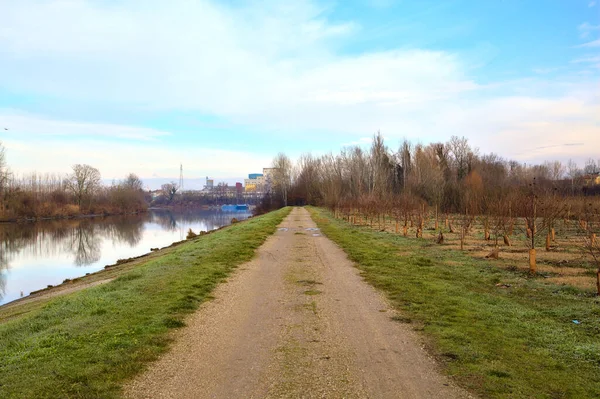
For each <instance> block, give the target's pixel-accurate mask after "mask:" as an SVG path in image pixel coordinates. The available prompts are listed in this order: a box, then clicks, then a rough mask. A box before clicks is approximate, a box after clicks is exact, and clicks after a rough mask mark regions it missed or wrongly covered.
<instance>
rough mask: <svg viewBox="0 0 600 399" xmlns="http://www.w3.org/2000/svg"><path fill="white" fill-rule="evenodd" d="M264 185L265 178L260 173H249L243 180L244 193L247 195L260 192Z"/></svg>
mask: <svg viewBox="0 0 600 399" xmlns="http://www.w3.org/2000/svg"><path fill="white" fill-rule="evenodd" d="M264 185H265V177H264V176H263V175H262V174H260V173H250V174H249V175H248V178H247V179H244V186H245V191H246V192H247V193H256V192H262V191H263V188H264Z"/></svg>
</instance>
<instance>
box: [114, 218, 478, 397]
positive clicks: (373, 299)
mask: <svg viewBox="0 0 600 399" xmlns="http://www.w3.org/2000/svg"><path fill="white" fill-rule="evenodd" d="M315 228H316V226H315V223H314V222H313V221H312V220H311V218H310V215H309V214H308V212H307V211H306V210H305V209H302V208H295V209H294V210H293V211H292V213H291V214H290V215H289V216H288V217H287V218H286V219H285V220H284V222H283V223H282V224H281V225H280V229H279V230H278V231H277V233H276V234H274V235H273V236H272V237H270V238H269V239H268V240H267V242H266V243H265V244H264V245H263V246H262V247H261V248H260V249H259V250H258V253H257V256H256V257H255V259H254V260H253V261H251V262H249V263H247V264H245V265H243V266H241V267H240V268H239V269H238V270H237V271H236V273H235V274H234V275H232V276H231V278H230V279H229V281H227V282H226V283H224V284H222V285H221V286H219V287H218V288H217V290H216V291H215V294H214V295H215V298H216V299H214V300H212V301H210V302H207V303H205V304H204V305H203V306H202V307H201V308H200V310H199V311H198V312H196V313H195V314H194V315H193V316H191V317H190V319H189V320H188V321H187V327H186V328H184V329H182V330H181V331H180V332H178V334H177V339H176V342H175V344H174V345H173V347H172V349H171V351H169V352H168V353H167V354H166V355H165V356H163V357H162V358H161V359H160V360H159V361H157V362H156V363H154V364H153V365H152V366H151V367H150V369H149V370H148V371H147V372H146V373H145V374H143V375H141V376H140V377H139V378H138V379H137V380H135V381H133V382H132V383H131V384H130V385H129V386H127V387H126V390H125V394H126V396H127V397H131V398H467V397H469V395H468V394H466V393H465V392H463V391H461V390H460V389H458V388H456V387H454V386H453V385H452V384H451V382H450V381H448V380H447V379H446V378H445V377H443V376H441V375H440V374H439V373H438V372H437V371H436V365H435V363H434V361H433V360H432V359H431V358H430V357H428V356H427V354H426V353H425V351H424V350H423V349H422V347H421V345H420V344H419V340H418V337H417V336H416V335H415V333H414V332H413V331H412V330H411V329H410V328H409V327H407V326H406V325H403V324H400V323H398V322H394V321H392V320H391V317H392V316H393V315H394V313H393V311H392V309H391V307H390V306H389V305H388V303H387V302H386V301H385V300H384V299H383V297H382V296H381V295H380V294H378V293H377V292H376V291H375V290H374V289H373V288H372V287H371V286H369V285H368V284H367V283H365V282H364V281H363V280H362V279H361V277H360V276H359V274H358V271H357V270H356V269H355V268H354V267H353V265H352V263H351V262H350V261H349V260H348V259H347V257H346V255H345V253H344V252H343V251H342V250H341V249H340V248H338V247H337V246H336V245H335V244H334V243H333V242H332V241H330V240H329V239H327V238H326V237H323V236H321V234H320V232H319V231H316V230H311V229H315ZM307 229H308V230H307Z"/></svg>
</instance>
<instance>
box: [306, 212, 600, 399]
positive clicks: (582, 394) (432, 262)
mask: <svg viewBox="0 0 600 399" xmlns="http://www.w3.org/2000/svg"><path fill="white" fill-rule="evenodd" d="M310 211H311V213H312V215H313V219H314V220H315V221H316V222H317V225H318V226H319V227H320V228H321V230H322V231H323V233H324V234H325V235H327V236H328V237H329V238H330V239H332V240H333V241H334V242H336V243H337V244H338V245H339V246H340V247H342V249H344V251H345V252H346V253H347V254H348V256H349V257H350V259H351V260H353V261H354V262H356V265H357V267H358V268H359V269H360V271H361V273H362V275H363V276H364V277H365V279H366V280H367V281H369V282H370V283H371V284H373V285H374V286H375V287H376V288H378V289H380V290H382V291H383V292H385V293H386V294H387V296H388V298H389V299H390V300H391V302H392V303H393V304H394V305H395V307H396V309H397V310H398V311H399V312H400V314H399V316H397V317H396V319H397V321H398V322H400V323H405V324H408V325H411V326H413V328H414V329H415V330H417V331H419V332H420V333H421V334H422V336H423V337H424V338H425V339H426V340H427V346H428V350H429V351H430V353H432V354H433V355H434V356H435V357H436V358H438V359H439V360H440V362H441V363H442V364H443V365H444V369H445V372H446V374H448V375H450V376H452V377H453V378H454V379H455V380H456V381H457V382H458V383H459V384H460V385H461V386H463V387H465V388H467V389H468V390H469V391H472V392H475V393H478V394H480V395H481V396H482V397H485V398H577V399H583V398H598V397H600V367H598V366H599V365H600V341H599V340H598V334H599V332H600V317H599V315H600V298H598V297H596V296H595V295H593V292H590V291H586V290H581V289H577V288H575V287H572V286H567V285H557V284H552V283H551V282H548V281H547V280H546V279H543V278H541V279H540V278H530V277H529V276H528V274H527V273H522V272H514V271H510V270H504V269H501V268H498V267H496V266H495V264H494V263H493V261H492V260H487V259H476V258H473V257H472V256H470V255H469V254H466V253H463V252H462V251H457V250H451V251H450V250H444V249H440V247H439V245H436V244H435V243H434V241H433V240H431V241H430V240H425V239H411V238H405V237H402V236H401V235H400V234H393V233H388V232H380V231H374V230H372V229H370V228H368V227H357V226H353V225H350V224H348V223H346V222H345V221H342V220H339V219H335V218H334V217H333V215H332V214H331V213H329V212H328V211H325V210H322V209H316V208H311V209H310Z"/></svg>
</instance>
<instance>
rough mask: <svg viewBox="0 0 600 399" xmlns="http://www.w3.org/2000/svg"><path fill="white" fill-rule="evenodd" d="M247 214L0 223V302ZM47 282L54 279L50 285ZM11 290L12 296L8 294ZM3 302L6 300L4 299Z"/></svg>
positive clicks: (195, 213) (194, 213)
mask: <svg viewBox="0 0 600 399" xmlns="http://www.w3.org/2000/svg"><path fill="white" fill-rule="evenodd" d="M248 216H249V214H248V213H246V212H241V213H240V212H222V211H208V210H190V211H183V212H171V211H152V212H148V213H146V214H142V215H131V216H122V217H116V216H112V217H106V218H86V219H72V220H53V221H41V222H36V223H18V224H17V223H5V224H0V304H2V303H4V302H6V301H9V300H13V299H16V297H18V295H17V296H16V297H15V293H19V292H20V291H21V290H23V291H25V293H26V294H28V293H29V292H30V291H31V290H33V289H39V288H42V287H45V286H46V285H47V284H56V283H59V282H60V281H62V280H61V279H62V278H63V277H64V278H73V277H76V276H77V275H83V274H85V272H87V271H88V270H85V271H80V272H77V271H76V270H73V269H74V268H81V267H86V268H92V269H94V270H89V271H95V270H99V269H101V268H102V267H103V266H104V265H106V264H110V263H114V262H115V261H116V260H117V259H119V258H125V257H131V256H138V255H141V254H143V253H146V252H148V251H149V249H150V248H151V247H157V246H166V245H169V244H171V243H172V242H173V241H178V240H181V239H184V238H185V235H186V234H187V230H188V229H190V228H191V229H192V230H194V231H195V232H196V233H198V232H199V231H200V230H205V231H206V230H213V229H215V228H218V227H221V226H224V225H228V224H229V223H230V222H231V219H232V218H233V217H235V218H237V219H239V220H242V219H246V218H247V217H248ZM47 279H49V280H51V281H46V280H47ZM9 291H10V295H9ZM3 299H4V300H3Z"/></svg>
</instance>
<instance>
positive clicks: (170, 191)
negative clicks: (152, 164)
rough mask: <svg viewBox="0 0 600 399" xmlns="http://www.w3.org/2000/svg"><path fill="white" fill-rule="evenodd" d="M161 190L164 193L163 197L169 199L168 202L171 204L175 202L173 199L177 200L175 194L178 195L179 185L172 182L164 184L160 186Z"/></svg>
mask: <svg viewBox="0 0 600 399" xmlns="http://www.w3.org/2000/svg"><path fill="white" fill-rule="evenodd" d="M160 189H161V191H162V192H163V195H164V196H165V197H166V198H167V201H168V202H171V201H173V198H175V193H177V190H179V187H177V183H175V182H174V181H172V182H171V183H165V184H163V185H162V186H160Z"/></svg>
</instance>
